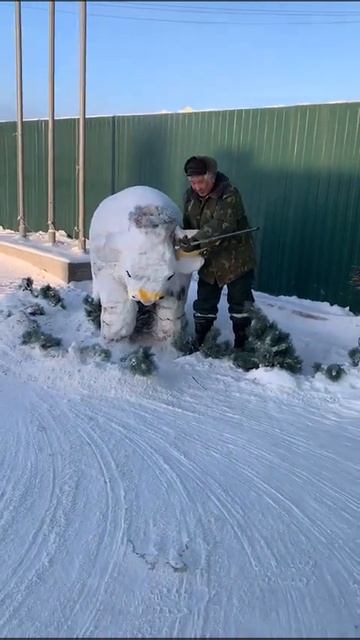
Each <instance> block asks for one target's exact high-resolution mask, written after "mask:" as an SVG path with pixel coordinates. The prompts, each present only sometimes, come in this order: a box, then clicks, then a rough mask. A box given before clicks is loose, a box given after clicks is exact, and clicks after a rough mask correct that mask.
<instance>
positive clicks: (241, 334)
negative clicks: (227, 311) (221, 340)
mask: <svg viewBox="0 0 360 640" xmlns="http://www.w3.org/2000/svg"><path fill="white" fill-rule="evenodd" d="M250 324H251V319H250V318H233V319H232V326H233V332H234V349H243V347H244V344H245V342H246V340H247V334H246V329H247V328H248V327H249V326H250Z"/></svg>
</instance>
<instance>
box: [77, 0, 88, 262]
mask: <svg viewBox="0 0 360 640" xmlns="http://www.w3.org/2000/svg"><path fill="white" fill-rule="evenodd" d="M85 105H86V0H80V119H79V240H78V246H79V249H81V250H82V251H84V252H86V238H85V111H86V106H85Z"/></svg>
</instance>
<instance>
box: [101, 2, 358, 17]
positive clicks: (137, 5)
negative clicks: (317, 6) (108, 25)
mask: <svg viewBox="0 0 360 640" xmlns="http://www.w3.org/2000/svg"><path fill="white" fill-rule="evenodd" d="M90 4H91V5H96V6H99V7H100V6H101V7H112V8H116V9H132V10H135V11H143V10H147V11H162V12H167V11H168V12H172V13H190V14H191V13H199V14H200V13H206V14H210V15H214V14H219V13H221V14H249V15H258V14H260V15H277V16H283V15H284V16H305V17H306V16H309V17H312V16H326V17H327V16H335V17H339V16H340V17H342V16H347V15H349V16H351V15H359V14H360V9H359V10H353V9H349V10H344V9H342V10H328V9H324V10H321V11H316V10H309V9H306V10H305V11H293V10H287V9H270V8H269V9H257V8H251V9H244V8H242V7H236V8H228V7H226V8H224V7H221V6H220V7H217V8H212V7H207V8H204V7H201V6H200V7H194V6H193V5H190V3H185V4H182V5H180V6H178V5H176V3H175V2H174V3H173V4H171V5H169V4H165V3H163V2H161V3H156V2H95V1H93V0H90Z"/></svg>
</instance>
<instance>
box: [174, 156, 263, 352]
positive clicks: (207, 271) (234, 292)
mask: <svg viewBox="0 0 360 640" xmlns="http://www.w3.org/2000/svg"><path fill="white" fill-rule="evenodd" d="M184 171H185V174H186V176H187V178H188V181H189V183H190V187H189V188H188V189H187V191H186V193H185V197H184V219H183V226H184V229H198V230H199V231H198V232H197V233H196V234H195V235H193V236H191V238H188V237H187V236H185V237H184V238H183V239H182V241H181V248H182V249H183V251H189V252H191V251H193V250H194V249H195V248H198V246H195V247H193V246H192V242H194V241H195V240H200V241H201V240H206V239H207V238H210V237H212V236H217V235H221V234H224V233H232V232H234V231H240V230H243V229H248V228H249V223H248V219H247V217H246V213H245V209H244V205H243V202H242V198H241V195H240V193H239V191H238V190H237V188H236V187H234V186H232V185H231V184H230V181H229V179H228V178H227V176H225V175H224V174H223V173H220V172H219V171H218V170H217V163H216V160H214V158H210V157H208V156H192V157H191V158H189V159H188V160H187V161H186V163H185V166H184ZM200 246H201V248H202V249H204V254H205V263H204V265H203V266H202V267H201V269H200V270H199V280H198V288H197V299H196V300H195V301H194V305H193V309H194V323H195V336H196V341H197V345H198V346H199V347H200V346H201V345H202V343H203V341H204V339H205V337H206V335H207V333H208V332H209V330H210V329H211V327H212V325H213V324H214V321H215V320H216V317H217V312H218V304H219V301H220V296H221V291H222V289H223V287H224V286H225V285H227V301H228V308H229V314H230V318H231V321H232V326H233V331H234V336H235V339H234V348H235V349H241V348H242V347H243V345H244V343H245V341H246V329H247V327H248V326H249V325H250V324H251V319H250V317H249V316H248V314H247V313H246V306H247V305H246V303H251V302H254V297H253V294H252V291H251V287H252V283H253V279H254V269H255V266H256V258H255V250H254V245H253V240H252V237H251V233H246V234H243V235H238V236H233V237H230V238H225V239H223V240H218V241H214V242H211V243H210V242H209V243H206V244H204V245H202V244H201V245H200Z"/></svg>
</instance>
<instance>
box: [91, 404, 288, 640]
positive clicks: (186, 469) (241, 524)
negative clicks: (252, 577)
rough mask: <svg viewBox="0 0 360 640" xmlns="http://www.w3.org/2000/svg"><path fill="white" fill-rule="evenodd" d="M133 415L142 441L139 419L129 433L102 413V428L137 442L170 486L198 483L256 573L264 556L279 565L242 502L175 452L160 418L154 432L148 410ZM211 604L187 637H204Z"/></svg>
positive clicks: (190, 502)
mask: <svg viewBox="0 0 360 640" xmlns="http://www.w3.org/2000/svg"><path fill="white" fill-rule="evenodd" d="M95 411H96V410H95V408H93V409H92V410H91V415H94V412H95ZM131 412H132V413H135V414H136V415H138V417H141V419H142V420H141V435H142V438H141V439H140V438H139V437H138V436H137V435H136V434H135V433H134V429H133V425H134V424H138V423H139V420H137V419H135V420H134V421H133V422H131V424H129V426H130V429H131V431H129V430H125V429H124V428H123V427H121V426H120V425H119V421H118V420H117V419H116V418H115V416H114V413H112V412H110V411H109V410H102V411H101V414H99V417H100V418H101V419H102V421H103V423H102V428H106V427H111V428H112V429H114V430H115V431H119V430H121V431H122V433H123V434H124V437H125V438H126V439H127V440H128V442H130V443H131V442H132V443H134V444H135V446H136V447H137V448H138V449H141V450H143V451H145V452H146V456H145V457H146V460H147V462H148V464H149V466H150V468H155V473H157V475H159V474H158V472H157V470H156V466H155V465H159V468H163V469H164V472H165V475H164V477H165V478H166V480H165V484H168V480H169V478H170V476H172V477H173V478H174V477H175V478H176V480H175V489H177V490H178V488H179V478H180V477H181V478H187V479H188V480H190V481H191V482H192V483H194V484H195V485H196V486H197V487H198V488H199V489H200V491H201V492H202V493H203V494H205V496H206V498H207V500H208V501H209V502H210V503H213V505H214V506H215V508H216V510H217V512H219V513H221V514H222V516H223V518H224V522H225V523H226V524H227V525H228V526H229V528H230V529H231V530H232V532H233V535H234V537H235V539H237V540H238V541H239V542H240V544H241V546H242V547H243V548H244V550H245V552H246V554H247V557H248V561H249V565H250V566H251V568H252V570H253V571H255V572H257V571H258V569H259V566H260V564H261V559H262V558H263V555H264V554H265V555H267V556H268V557H269V558H270V561H271V562H273V563H275V561H276V560H275V556H274V555H273V553H272V549H271V545H270V544H268V543H267V541H266V539H265V538H264V537H263V536H262V535H261V533H260V531H258V530H256V529H253V530H250V533H249V534H246V529H247V525H248V523H247V522H246V519H245V513H244V510H243V509H242V508H241V505H240V503H239V502H238V501H237V500H235V499H234V497H231V498H230V497H228V496H227V495H226V493H225V492H224V491H223V489H222V487H221V485H220V484H219V482H217V481H216V480H215V479H214V478H212V477H210V476H209V474H208V473H206V471H204V470H203V471H202V473H201V472H200V471H199V468H197V466H196V465H195V464H192V463H191V462H190V461H189V460H188V459H186V458H184V457H183V455H182V454H179V453H178V452H177V451H176V449H174V448H173V447H170V446H169V445H168V444H167V443H166V438H162V437H161V436H160V435H159V433H160V432H161V428H160V427H159V422H158V421H156V418H155V421H156V427H155V430H154V429H153V428H149V427H147V426H146V423H145V421H144V417H145V416H146V417H147V418H149V415H147V413H146V412H145V411H141V410H138V409H136V408H134V407H132V408H131ZM152 417H153V416H152ZM105 419H106V420H107V423H106V422H104V420H105ZM145 435H146V436H147V439H146V438H145V437H144V436H145ZM149 437H151V438H152V439H153V440H154V441H155V446H150V445H149ZM202 446H203V447H205V448H206V449H207V450H208V451H209V452H211V453H213V454H214V455H216V456H217V457H218V458H219V457H220V464H221V455H220V454H219V451H218V449H217V448H216V447H211V446H209V444H207V443H205V442H203V443H202ZM163 447H166V452H167V454H168V456H169V459H171V461H172V462H171V467H170V465H169V463H167V462H165V460H164V456H163V455H162V456H160V455H159V453H158V452H159V450H161V448H163ZM174 463H175V464H176V465H177V468H178V469H179V471H178V472H177V474H176V475H175V473H174V470H173V469H174V467H175V464H174ZM160 480H161V476H160ZM161 482H162V484H164V481H163V480H161ZM172 484H173V483H172ZM181 484H184V483H183V482H181ZM209 487H210V489H211V491H209V489H208V488H209ZM186 493H187V494H189V495H192V500H191V499H189V498H188V496H187V495H186V500H187V503H188V506H187V507H186V510H185V511H184V513H183V514H182V515H181V519H183V518H186V513H187V510H188V509H189V507H190V508H191V506H192V507H194V494H190V489H188V490H187V491H186ZM175 495H176V494H175ZM178 495H180V494H178ZM181 495H184V489H183V488H182V487H181ZM171 499H172V501H175V499H174V495H171ZM233 504H235V505H236V509H235V508H234V507H233ZM197 508H198V510H199V509H200V507H199V504H198V505H197ZM201 511H202V520H203V521H205V517H206V516H205V513H204V511H203V509H201ZM180 521H181V520H180ZM188 528H189V529H191V524H190V526H189V524H188ZM205 531H206V530H205V529H204V527H203V535H204V537H205ZM250 537H251V540H250ZM254 541H255V544H254ZM255 549H257V555H256V557H255V555H254V554H255ZM185 580H186V578H185ZM201 586H204V585H201ZM206 589H207V592H208V593H209V591H210V587H209V585H207V586H206ZM225 597H228V595H227V596H225V595H224V598H225ZM207 603H208V598H207V599H206V603H204V606H203V610H202V612H201V613H200V612H199V611H196V612H195V613H196V614H197V616H198V619H197V620H195V619H194V620H193V623H192V624H191V625H190V628H189V629H188V631H187V635H189V634H190V635H193V634H194V633H195V634H196V635H199V634H200V635H201V632H202V630H203V627H204V620H205V619H206V607H205V605H206V606H207ZM247 604H250V602H248V603H247Z"/></svg>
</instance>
